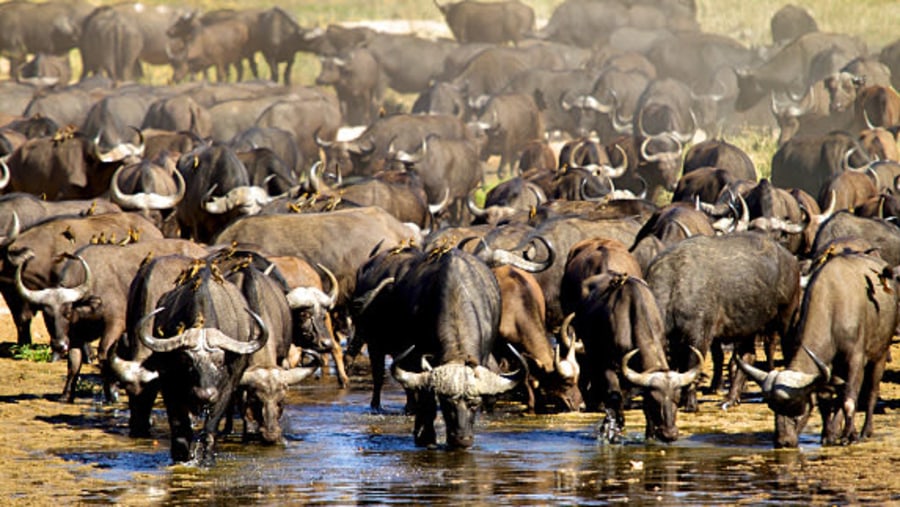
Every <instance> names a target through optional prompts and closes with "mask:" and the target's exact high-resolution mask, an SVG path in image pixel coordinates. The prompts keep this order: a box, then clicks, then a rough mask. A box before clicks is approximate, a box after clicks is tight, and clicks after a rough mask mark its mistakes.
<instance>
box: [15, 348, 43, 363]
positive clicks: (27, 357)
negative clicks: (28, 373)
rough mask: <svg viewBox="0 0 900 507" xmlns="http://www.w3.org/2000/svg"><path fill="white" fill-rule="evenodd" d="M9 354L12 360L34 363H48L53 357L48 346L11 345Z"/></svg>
mask: <svg viewBox="0 0 900 507" xmlns="http://www.w3.org/2000/svg"><path fill="white" fill-rule="evenodd" d="M10 352H11V353H12V357H13V359H18V360H20V361H32V362H35V363H49V362H50V357H51V356H52V355H53V352H52V351H51V350H50V346H49V345H13V346H12V347H10Z"/></svg>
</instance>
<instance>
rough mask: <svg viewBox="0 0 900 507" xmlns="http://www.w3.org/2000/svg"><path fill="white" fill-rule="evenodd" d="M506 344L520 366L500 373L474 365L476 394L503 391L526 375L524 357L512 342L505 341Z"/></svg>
mask: <svg viewBox="0 0 900 507" xmlns="http://www.w3.org/2000/svg"><path fill="white" fill-rule="evenodd" d="M506 346H507V347H508V348H509V350H510V352H512V354H513V356H515V357H516V359H517V360H518V361H519V364H520V365H521V368H520V369H518V370H516V371H514V372H512V373H507V374H503V375H500V374H497V373H494V372H492V371H491V370H489V369H487V368H485V367H484V366H476V367H475V368H473V370H474V374H475V386H474V390H475V392H476V393H477V394H479V395H482V396H484V395H493V394H500V393H505V392H506V391H509V390H510V389H512V388H513V387H516V384H518V383H519V382H520V381H521V380H523V379H524V378H526V377H527V376H528V363H526V362H525V358H523V357H522V354H519V351H517V350H516V348H515V347H513V346H512V344H510V343H507V344H506Z"/></svg>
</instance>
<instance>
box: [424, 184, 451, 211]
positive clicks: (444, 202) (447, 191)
mask: <svg viewBox="0 0 900 507" xmlns="http://www.w3.org/2000/svg"><path fill="white" fill-rule="evenodd" d="M449 203H450V187H444V198H443V199H441V202H439V203H437V204H429V205H428V211H429V213H431V214H432V215H437V214H438V213H440V212H441V211H444V209H445V208H446V207H447V204H449Z"/></svg>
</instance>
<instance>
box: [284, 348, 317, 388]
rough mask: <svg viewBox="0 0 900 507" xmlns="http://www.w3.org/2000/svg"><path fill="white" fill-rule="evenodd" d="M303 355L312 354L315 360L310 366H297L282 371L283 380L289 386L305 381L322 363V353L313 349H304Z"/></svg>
mask: <svg viewBox="0 0 900 507" xmlns="http://www.w3.org/2000/svg"><path fill="white" fill-rule="evenodd" d="M303 355H309V356H312V357H313V359H315V361H314V362H313V364H311V365H309V366H297V367H294V368H291V369H289V370H286V371H284V372H283V373H282V377H281V378H282V382H284V384H285V385H287V386H292V385H296V384H299V383H300V382H303V381H304V380H305V379H306V378H307V377H309V376H310V375H312V374H313V373H315V372H316V370H318V369H319V367H320V366H321V365H322V355H321V354H319V353H318V352H316V351H315V350H311V349H304V350H303Z"/></svg>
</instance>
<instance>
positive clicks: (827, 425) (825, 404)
mask: <svg viewBox="0 0 900 507" xmlns="http://www.w3.org/2000/svg"><path fill="white" fill-rule="evenodd" d="M816 398H817V400H816V401H817V403H816V404H817V405H818V407H819V414H820V415H821V416H822V445H834V444H836V443H837V442H838V428H839V426H840V424H841V420H842V419H841V417H840V410H839V407H838V406H837V404H838V400H839V399H840V398H841V397H840V396H837V395H835V394H833V393H828V394H822V395H819V396H817V397H816Z"/></svg>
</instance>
